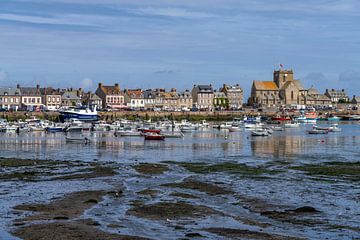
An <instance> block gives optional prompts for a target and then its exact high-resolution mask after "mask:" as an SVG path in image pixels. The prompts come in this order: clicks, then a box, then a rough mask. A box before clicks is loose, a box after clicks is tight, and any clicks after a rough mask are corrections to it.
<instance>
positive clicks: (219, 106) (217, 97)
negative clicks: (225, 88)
mask: <svg viewBox="0 0 360 240" xmlns="http://www.w3.org/2000/svg"><path fill="white" fill-rule="evenodd" d="M213 103H214V108H215V109H216V110H225V109H229V107H230V104H229V99H228V98H227V96H226V94H225V93H224V92H217V91H215V92H214V100H213Z"/></svg>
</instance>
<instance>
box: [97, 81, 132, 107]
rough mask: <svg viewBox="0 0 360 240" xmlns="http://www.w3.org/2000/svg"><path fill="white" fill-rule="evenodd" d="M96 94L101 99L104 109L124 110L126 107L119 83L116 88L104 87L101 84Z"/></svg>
mask: <svg viewBox="0 0 360 240" xmlns="http://www.w3.org/2000/svg"><path fill="white" fill-rule="evenodd" d="M95 93H96V95H98V96H99V97H100V98H101V100H102V104H103V108H112V109H122V108H125V107H126V105H125V99H124V93H123V92H122V91H121V90H120V87H119V84H117V83H115V85H114V86H104V85H102V83H99V85H98V88H97V89H96V92H95Z"/></svg>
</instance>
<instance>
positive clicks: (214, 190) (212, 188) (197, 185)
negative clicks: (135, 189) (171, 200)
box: [162, 179, 233, 195]
mask: <svg viewBox="0 0 360 240" xmlns="http://www.w3.org/2000/svg"><path fill="white" fill-rule="evenodd" d="M162 186H165V187H172V188H185V189H192V190H197V191H200V192H204V193H207V194H209V195H225V194H232V193H233V191H231V190H229V189H227V188H223V187H220V186H218V185H215V184H210V183H204V182H200V181H196V180H192V179H185V180H184V181H183V182H180V183H167V184H163V185H162Z"/></svg>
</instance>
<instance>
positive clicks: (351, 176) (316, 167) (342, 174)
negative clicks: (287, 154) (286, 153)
mask: <svg viewBox="0 0 360 240" xmlns="http://www.w3.org/2000/svg"><path fill="white" fill-rule="evenodd" d="M291 169H293V170H299V171H303V172H305V173H306V174H308V175H310V176H317V177H325V178H328V177H335V178H339V179H343V180H351V181H360V162H327V163H324V164H308V165H303V166H294V167H291Z"/></svg>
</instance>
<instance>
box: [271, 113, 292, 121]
mask: <svg viewBox="0 0 360 240" xmlns="http://www.w3.org/2000/svg"><path fill="white" fill-rule="evenodd" d="M271 120H272V121H277V122H278V121H280V122H283V121H290V120H291V118H290V116H288V115H285V114H282V115H280V114H278V115H276V116H275V117H272V118H271Z"/></svg>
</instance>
